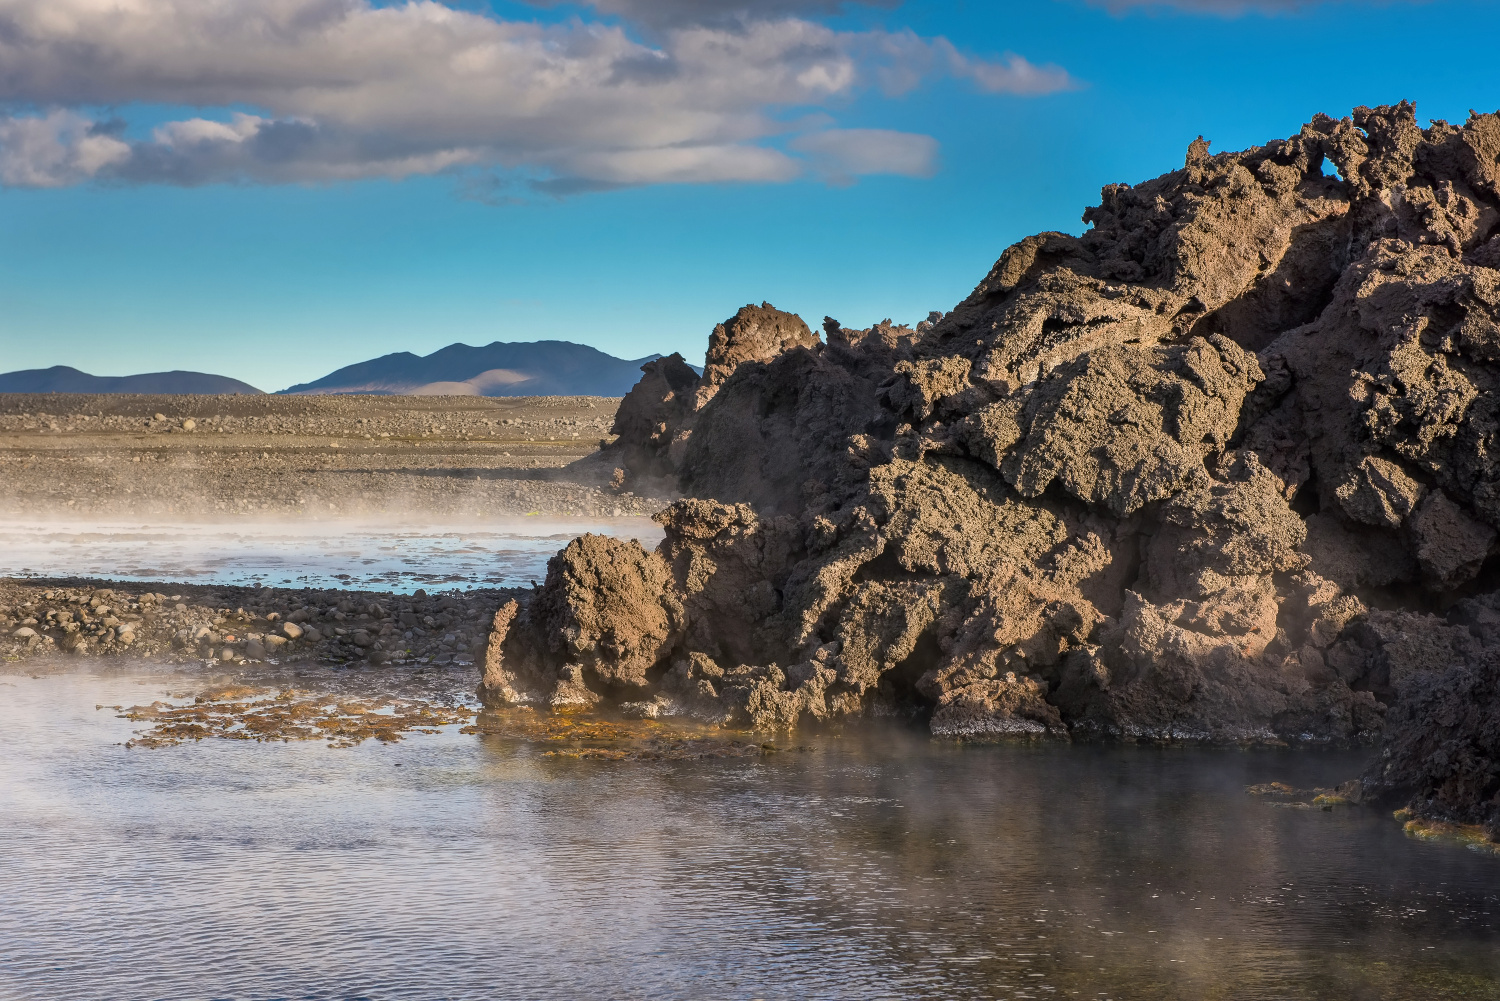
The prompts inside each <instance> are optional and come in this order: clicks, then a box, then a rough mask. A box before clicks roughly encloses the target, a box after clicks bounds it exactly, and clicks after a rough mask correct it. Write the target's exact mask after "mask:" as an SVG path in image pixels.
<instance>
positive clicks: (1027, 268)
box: [482, 103, 1500, 828]
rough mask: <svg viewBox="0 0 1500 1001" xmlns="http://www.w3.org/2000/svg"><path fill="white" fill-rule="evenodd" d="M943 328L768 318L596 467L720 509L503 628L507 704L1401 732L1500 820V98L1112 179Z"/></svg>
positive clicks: (1408, 759) (1373, 735)
mask: <svg viewBox="0 0 1500 1001" xmlns="http://www.w3.org/2000/svg"><path fill="white" fill-rule="evenodd" d="M1083 219H1084V221H1085V222H1086V223H1089V224H1091V228H1089V229H1088V231H1087V232H1085V233H1084V235H1082V236H1079V237H1074V236H1069V235H1067V234H1064V233H1043V234H1040V235H1037V236H1032V237H1028V238H1026V239H1025V240H1022V241H1021V242H1020V243H1018V244H1016V245H1015V246H1013V247H1011V248H1010V249H1008V250H1006V251H1005V253H1004V254H1003V255H1002V256H1001V258H1000V260H999V261H998V262H997V263H996V264H995V266H994V268H993V269H992V270H991V271H990V273H989V274H988V275H987V276H986V277H985V278H984V280H983V281H982V282H980V283H979V286H978V287H977V288H976V289H975V290H974V292H973V294H972V295H970V296H969V297H968V298H967V299H965V300H964V301H963V302H962V303H960V304H959V305H958V306H957V307H956V308H955V309H954V310H953V311H952V312H951V313H948V314H947V315H940V314H934V315H933V316H932V317H930V318H929V319H928V320H927V321H925V322H923V323H920V324H918V325H917V327H916V328H915V329H912V328H908V327H904V326H893V325H891V324H890V323H889V322H888V321H887V322H885V323H882V324H879V325H877V326H875V327H872V328H870V329H868V330H846V329H844V328H843V327H841V326H840V325H839V324H838V323H837V322H836V321H834V320H832V319H828V320H825V321H824V324H823V334H824V336H823V337H822V338H819V337H818V336H817V335H816V334H814V333H813V332H812V331H810V330H808V328H807V327H806V325H805V324H803V322H802V321H801V319H800V318H798V317H796V316H793V315H791V314H787V313H783V312H780V311H778V310H775V309H773V308H772V307H770V306H769V305H762V306H759V307H755V306H747V307H745V308H744V309H742V310H740V312H739V313H738V314H736V316H735V317H734V318H733V319H731V320H728V321H726V322H725V323H724V324H723V325H722V326H721V327H719V328H717V329H716V330H715V331H714V334H713V336H712V338H711V340H710V350H709V355H708V359H707V365H706V368H705V371H704V375H703V376H702V377H700V376H698V375H697V374H696V373H695V372H694V371H693V370H692V369H690V368H689V367H688V366H687V365H686V364H685V363H684V362H683V360H682V359H681V358H680V357H678V356H675V355H674V356H672V357H668V358H663V359H660V360H658V361H654V362H651V363H650V364H647V365H646V366H644V368H643V372H644V375H643V378H642V379H641V381H640V383H639V384H638V385H637V386H636V387H635V388H634V389H633V390H632V391H631V393H630V394H629V396H627V397H626V398H625V400H624V402H623V403H622V405H621V407H620V409H619V413H618V415H617V420H616V425H615V431H616V433H617V434H618V435H619V439H618V441H616V442H615V443H614V444H613V445H612V446H610V448H609V449H607V450H606V451H605V453H604V454H603V456H602V459H603V461H605V462H606V463H608V464H609V465H610V466H613V467H618V470H617V475H616V480H617V482H618V483H621V484H631V483H635V484H646V483H648V482H651V481H657V482H661V481H665V482H666V483H668V484H670V485H671V486H673V487H675V489H677V490H678V491H680V493H681V494H682V495H683V496H684V497H686V498H688V499H684V500H681V501H679V502H677V503H676V504H674V505H672V506H671V507H669V508H668V509H667V510H666V511H664V512H663V513H662V514H661V515H660V516H659V520H660V522H661V524H662V525H663V527H664V528H665V530H666V539H665V541H664V542H663V543H662V544H661V545H660V546H659V547H658V548H657V549H656V551H654V552H648V551H646V550H644V549H643V548H642V547H641V546H639V545H637V544H635V543H633V542H627V541H621V540H615V539H607V538H599V537H593V536H585V537H584V538H582V539H578V540H576V541H574V542H573V543H572V544H571V545H569V546H568V548H567V549H566V550H564V551H563V552H562V553H561V554H559V556H557V557H556V558H555V559H554V560H553V562H552V564H551V567H550V569H549V572H548V576H547V581H546V584H545V585H544V586H543V587H542V588H541V589H540V591H539V592H537V593H536V594H535V596H534V597H533V598H532V599H531V600H530V601H529V603H527V604H525V605H513V606H508V607H507V609H505V610H503V611H502V613H501V617H500V618H499V619H497V622H496V631H495V633H494V634H493V635H492V639H491V649H490V660H489V664H488V666H487V671H486V676H485V682H484V687H483V689H482V694H483V695H484V697H485V698H486V699H488V700H491V701H501V702H503V701H524V700H537V701H539V702H542V703H548V702H550V703H553V704H560V703H592V702H595V701H598V700H600V699H611V700H614V701H616V702H618V703H621V704H624V705H626V706H628V707H629V708H630V709H632V710H634V711H638V712H643V713H648V714H655V713H672V712H690V713H694V714H697V715H700V716H704V717H708V718H713V719H718V720H723V721H725V722H726V723H733V724H740V725H751V726H758V727H784V726H792V725H795V724H797V723H799V722H803V721H808V720H820V719H825V718H828V717H834V716H840V715H849V714H878V713H892V712H901V711H910V710H911V709H912V708H913V707H918V708H923V709H925V710H927V711H929V712H930V714H931V716H930V718H931V725H932V728H933V730H934V732H936V733H939V734H945V735H954V736H968V737H983V736H988V735H997V734H1042V733H1072V734H1096V735H1100V736H1114V737H1121V738H1145V739H1210V740H1237V741H1238V740H1276V739H1283V740H1302V741H1375V740H1381V739H1383V740H1384V741H1385V751H1384V752H1383V757H1382V758H1381V759H1380V761H1379V762H1378V763H1377V765H1376V766H1375V767H1374V768H1373V769H1372V771H1371V773H1370V774H1369V775H1368V776H1367V777H1366V782H1365V783H1364V784H1365V787H1366V788H1367V789H1368V790H1369V791H1370V793H1371V794H1372V795H1383V796H1391V797H1395V796H1415V798H1416V800H1417V802H1418V804H1419V805H1422V806H1423V808H1424V810H1425V811H1426V812H1427V813H1428V814H1429V815H1432V816H1440V817H1443V818H1444V819H1453V820H1461V821H1467V822H1483V823H1487V824H1490V825H1491V826H1492V828H1493V826H1494V825H1495V824H1496V823H1497V822H1500V592H1496V591H1495V590H1494V589H1495V588H1496V587H1497V586H1500V578H1497V576H1496V574H1495V573H1494V572H1493V568H1494V566H1495V564H1494V563H1493V562H1490V561H1489V557H1490V556H1491V554H1492V553H1494V552H1495V551H1496V539H1497V534H1496V529H1497V527H1500V453H1497V450H1500V437H1497V436H1500V394H1497V393H1496V388H1497V384H1500V235H1497V234H1500V118H1497V117H1496V116H1495V115H1479V114H1474V115H1472V116H1471V117H1470V119H1469V121H1468V122H1467V123H1466V124H1465V125H1464V126H1462V127H1457V126H1453V125H1450V124H1448V123H1446V122H1433V123H1432V124H1431V125H1430V127H1428V128H1425V129H1423V128H1421V127H1420V126H1418V124H1417V122H1416V118H1415V114H1414V108H1413V106H1412V105H1410V104H1406V103H1403V104H1401V105H1397V106H1393V107H1382V108H1375V109H1371V108H1359V109H1356V111H1355V112H1354V114H1353V115H1352V117H1349V118H1345V119H1343V120H1341V121H1340V120H1335V119H1332V118H1329V117H1327V116H1323V115H1319V116H1318V117H1316V118H1314V119H1313V121H1312V122H1310V123H1309V124H1308V125H1305V126H1304V127H1303V128H1302V130H1301V131H1300V132H1299V133H1298V134H1297V135H1295V136H1292V137H1291V138H1289V139H1285V140H1279V141H1275V142H1271V143H1269V144H1267V145H1265V146H1262V147H1257V148H1254V149H1250V150H1246V151H1244V152H1240V153H1220V154H1217V155H1210V153H1209V151H1208V144H1207V143H1206V142H1204V141H1203V140H1202V139H1199V140H1198V141H1196V142H1194V143H1193V144H1192V146H1191V147H1190V148H1189V150H1188V155H1187V161H1186V163H1185V164H1184V166H1183V167H1182V168H1181V169H1179V170H1175V171H1173V172H1171V173H1169V174H1165V175H1163V176H1161V177H1159V178H1157V179H1155V180H1152V181H1148V182H1146V183H1144V184H1140V185H1137V186H1135V187H1131V186H1129V185H1123V184H1120V185H1111V186H1109V187H1106V188H1105V189H1104V191H1103V194H1102V199H1101V203H1100V204H1099V205H1098V206H1095V207H1093V208H1090V209H1088V210H1087V211H1086V212H1085V213H1084V216H1083Z"/></svg>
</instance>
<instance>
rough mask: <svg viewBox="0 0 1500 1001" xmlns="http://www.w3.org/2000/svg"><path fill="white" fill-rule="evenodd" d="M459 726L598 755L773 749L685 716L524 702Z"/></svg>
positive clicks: (566, 752)
mask: <svg viewBox="0 0 1500 1001" xmlns="http://www.w3.org/2000/svg"><path fill="white" fill-rule="evenodd" d="M463 732H464V733H480V734H489V735H492V736H497V737H507V738H510V739H513V740H521V741H525V742H527V743H532V744H540V745H543V746H545V747H546V750H544V751H543V752H542V753H543V754H545V755H547V756H549V757H558V758H588V759H597V760H601V761H651V760H678V759H684V758H743V757H758V756H760V755H763V754H770V753H773V752H774V751H776V750H777V747H776V746H775V745H774V744H769V743H764V744H763V743H759V742H756V741H751V740H737V739H735V738H733V737H731V736H728V735H726V734H725V733H724V731H723V730H721V729H720V728H718V727H713V726H707V725H704V724H700V723H694V722H690V721H686V720H675V719H670V718H669V719H666V720H662V719H630V720H618V719H606V718H602V717H599V716H594V715H590V714H586V713H570V712H545V711H537V710H534V709H530V708H526V707H521V708H513V709H494V710H485V711H484V712H482V713H480V714H479V717H478V718H477V719H476V720H475V721H474V723H473V724H472V725H470V726H466V727H464V729H463Z"/></svg>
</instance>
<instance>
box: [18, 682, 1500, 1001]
mask: <svg viewBox="0 0 1500 1001" xmlns="http://www.w3.org/2000/svg"><path fill="white" fill-rule="evenodd" d="M33 673H35V674H37V676H36V677H32V676H31V674H28V673H15V674H11V675H9V676H5V677H0V693H3V694H0V702H3V704H4V705H5V712H6V714H7V720H6V725H5V726H4V727H0V760H4V761H5V762H6V767H5V768H4V769H3V770H0V997H6V998H11V997H15V998H34V997H35V998H53V997H58V998H61V997H66V998H70V999H71V998H78V999H86V998H99V999H104V998H108V999H147V998H151V999H157V998H162V999H165V998H246V999H251V998H255V999H262V998H264V999H270V998H329V999H333V998H339V999H343V998H372V999H374V998H378V999H384V998H392V999H396V998H400V999H407V998H410V999H428V998H432V999H437V998H501V997H504V998H511V997H515V998H579V997H608V998H703V997H723V998H913V997H931V998H1046V997H1079V998H1094V999H1098V998H1152V999H1155V998H1163V999H1165V998H1172V999H1177V998H1183V999H1186V998H1193V999H1204V998H1207V999H1215V998H1224V999H1228V998H1236V999H1237V998H1277V999H1281V998H1292V999H1301V998H1308V999H1311V998H1358V999H1364V998H1370V999H1375V998H1379V999H1386V998H1389V999H1409V998H1419V997H1420V998H1500V927H1497V923H1500V859H1497V858H1496V857H1495V856H1493V855H1490V854H1487V853H1481V852H1478V851H1473V850H1468V849H1466V848H1465V847H1464V846H1463V845H1462V844H1460V843H1457V842H1450V841H1424V840H1419V839H1414V838H1411V837H1408V836H1407V835H1406V834H1404V833H1403V830H1402V827H1401V826H1400V825H1399V824H1398V823H1396V822H1394V821H1393V820H1392V819H1391V818H1390V817H1389V816H1388V815H1385V814H1383V813H1379V812H1376V811H1372V810H1366V809H1360V808H1336V809H1331V810H1326V811H1325V810H1321V809H1306V808H1293V807H1291V806H1288V805H1287V804H1284V803H1279V802H1275V801H1272V800H1269V799H1267V798H1266V797H1257V796H1251V795H1247V794H1246V792H1245V789H1246V787H1247V786H1250V785H1253V784H1257V783H1265V782H1272V781H1278V782H1284V783H1287V784H1289V785H1291V786H1293V787H1297V788H1312V787H1322V786H1331V785H1334V784H1336V783H1337V782H1339V781H1341V780H1342V779H1344V778H1347V777H1348V776H1349V775H1352V774H1354V773H1356V772H1357V771H1358V769H1359V766H1360V764H1361V759H1360V757H1359V756H1358V755H1349V754H1335V753H1316V752H1311V753H1310V752H1308V751H1305V750H1302V751H1275V750H1260V751H1240V750H1223V749H1202V748H1199V749H1192V748H1173V749H1160V748H1144V747H1101V746H1087V745H1066V744H1051V743H1049V744H1033V745H1005V746H976V745H956V744H951V743H943V742H936V741H932V740H930V739H929V738H927V737H925V736H924V735H922V734H921V733H919V732H916V731H914V730H908V729H905V728H902V727H899V726H896V725H894V724H893V725H890V726H885V727H880V728H853V729H849V730H845V731H842V732H840V733H829V734H822V735H813V736H805V737H799V738H798V739H797V740H796V741H795V742H792V741H785V740H783V741H772V742H769V743H770V744H771V746H770V747H760V746H759V744H757V743H755V742H754V741H752V740H746V739H737V738H736V737H735V736H734V735H726V736H727V739H725V740H723V741H721V742H723V743H725V745H726V746H737V747H739V748H740V752H739V753H735V754H724V755H707V754H695V755H679V756H675V757H674V756H670V755H657V756H652V755H649V754H643V753H639V752H640V751H641V750H642V749H643V748H649V747H651V746H653V744H652V742H653V741H655V742H656V743H655V746H661V745H662V744H663V742H664V741H665V742H667V743H670V741H669V740H668V738H669V737H671V734H670V732H669V731H668V730H665V729H663V728H661V727H660V726H658V727H657V729H654V730H652V731H651V732H646V731H645V730H637V729H633V728H634V727H642V726H644V724H626V723H623V722H620V723H610V722H608V721H604V722H600V723H594V724H588V725H587V726H584V725H581V723H580V721H578V720H569V719H561V720H558V719H556V718H542V717H535V716H533V717H531V718H530V719H529V720H528V719H526V718H523V717H522V716H519V715H515V714H513V715H511V716H508V717H486V716H480V717H478V719H477V720H474V721H471V722H469V723H463V722H458V721H455V722H451V723H447V724H445V725H432V726H426V727H420V728H414V729H412V730H408V731H406V732H405V733H403V734H402V735H401V739H399V740H395V741H390V740H382V739H379V738H378V737H374V736H371V737H369V739H362V740H360V741H359V742H358V743H356V744H354V746H343V747H337V748H331V747H329V746H328V744H329V743H330V742H332V743H340V742H339V741H329V740H326V739H322V738H319V739H309V740H292V741H290V742H287V743H283V742H281V741H280V740H275V741H273V742H258V741H255V740H244V739H204V740H201V741H193V740H189V741H187V742H184V743H177V744H170V745H169V746H160V747H155V748H147V747H142V746H139V745H136V746H127V744H128V743H130V742H132V741H133V740H134V739H135V738H136V737H137V736H138V734H139V733H140V732H141V731H142V730H143V729H148V728H149V727H150V726H151V725H152V722H153V721H152V720H150V719H139V718H137V719H130V718H121V716H122V715H128V714H127V713H123V711H122V710H119V709H115V708H112V707H114V706H120V707H124V708H129V707H130V706H136V705H142V704H150V703H152V702H153V701H162V702H164V703H169V704H174V705H191V704H193V702H192V700H193V698H194V697H195V694H194V693H195V692H196V693H198V694H200V695H201V694H203V693H204V692H205V691H207V690H208V689H209V688H210V687H211V686H213V685H214V684H216V683H221V682H216V680H215V679H214V678H213V677H211V676H210V675H208V674H202V673H200V674H175V675H163V674H157V675H155V676H146V675H144V674H142V673H140V669H139V668H133V669H131V670H130V671H128V672H127V673H114V674H111V673H108V672H105V673H103V674H98V673H93V674H90V673H76V672H75V671H73V670H67V671H61V672H60V673H46V672H45V671H43V670H39V669H38V670H33ZM266 680H267V681H268V683H274V685H282V684H288V683H291V682H293V681H295V683H296V684H297V685H298V686H300V687H301V688H302V689H303V690H306V691H312V692H321V693H323V694H324V696H326V698H327V699H330V700H338V699H343V700H345V701H348V700H356V699H359V698H364V697H367V696H368V697H374V696H376V695H381V696H384V697H404V698H408V699H410V700H412V704H418V703H423V704H431V705H439V704H447V705H450V706H460V705H463V704H464V703H463V692H464V690H465V686H466V685H467V684H469V683H470V682H471V681H472V678H470V677H469V676H468V675H467V674H464V673H463V672H460V671H450V672H438V671H429V672H426V673H424V674H422V675H420V676H418V675H415V674H410V673H408V674H399V673H396V672H394V671H392V672H388V673H377V672H373V671H364V672H339V671H337V670H335V669H331V668H330V669H327V670H325V671H323V672H322V673H316V672H314V673H305V674H303V675H302V676H300V677H298V678H290V677H280V678H268V679H266ZM361 686H363V687H361ZM273 687H274V686H273ZM241 697H243V696H241ZM98 706H104V707H105V708H96V707H98ZM429 722H431V721H429ZM422 729H428V730H435V731H436V732H430V733H424V732H420V730H422ZM466 730H467V731H468V732H465V731H466ZM679 736H680V737H681V738H682V739H684V740H688V741H691V740H695V739H701V738H702V736H703V735H701V734H693V733H690V732H684V733H683V734H681V735H679ZM342 743H345V744H347V743H350V742H349V741H343V742H342ZM706 747H707V745H700V749H706ZM610 749H615V750H620V751H622V752H627V751H628V752H631V753H621V754H618V755H614V756H610V755H607V754H605V755H600V754H591V753H588V752H591V751H596V750H597V751H608V750H610Z"/></svg>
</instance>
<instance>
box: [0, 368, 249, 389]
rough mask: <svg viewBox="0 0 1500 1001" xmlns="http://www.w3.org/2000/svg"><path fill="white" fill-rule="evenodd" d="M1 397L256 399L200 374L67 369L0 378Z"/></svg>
mask: <svg viewBox="0 0 1500 1001" xmlns="http://www.w3.org/2000/svg"><path fill="white" fill-rule="evenodd" d="M0 393H164V394H169V395H174V396H177V395H190V394H191V395H203V396H219V395H223V396H259V395H261V391H260V390H258V389H256V388H255V387H254V386H252V385H250V384H249V383H244V382H240V381H239V380H238V379H229V378H226V377H225V376H222V375H207V374H205V373H203V372H151V373H148V374H146V375H120V376H101V375H89V374H88V373H87V372H80V371H78V369H76V368H69V367H68V366H66V365H54V366H52V367H51V368H33V369H27V370H25V371H23V372H6V373H4V374H3V375H0Z"/></svg>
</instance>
